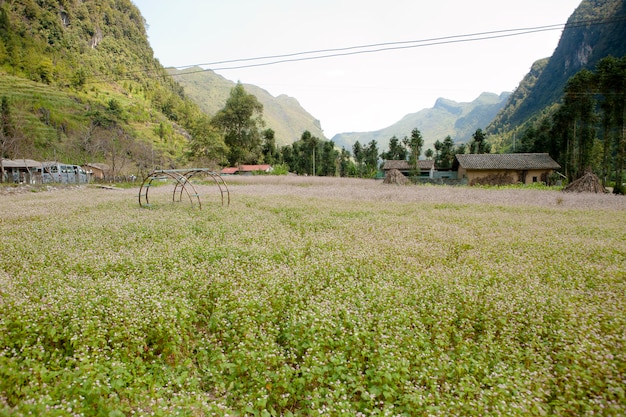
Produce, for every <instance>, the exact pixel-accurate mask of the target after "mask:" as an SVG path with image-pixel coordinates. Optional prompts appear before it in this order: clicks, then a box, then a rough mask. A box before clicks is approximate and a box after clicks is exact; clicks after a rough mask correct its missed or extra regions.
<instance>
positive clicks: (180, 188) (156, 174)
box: [139, 168, 230, 208]
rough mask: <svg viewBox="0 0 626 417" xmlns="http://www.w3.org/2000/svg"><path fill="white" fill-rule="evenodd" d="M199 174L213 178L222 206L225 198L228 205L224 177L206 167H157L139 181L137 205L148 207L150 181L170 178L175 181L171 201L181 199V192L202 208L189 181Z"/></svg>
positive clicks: (197, 195) (228, 198) (228, 192)
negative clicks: (157, 168)
mask: <svg viewBox="0 0 626 417" xmlns="http://www.w3.org/2000/svg"><path fill="white" fill-rule="evenodd" d="M199 174H206V175H208V176H209V177H211V178H212V179H213V181H214V182H215V184H216V185H217V187H218V189H219V191H220V195H221V197H222V206H223V205H224V200H225V198H226V205H230V191H229V190H228V186H227V185H226V182H225V181H224V179H223V178H222V177H221V176H220V174H218V173H216V172H213V171H211V170H210V169H208V168H189V169H159V170H155V171H153V172H152V173H151V174H150V175H148V176H147V177H146V178H145V179H144V180H143V182H142V183H141V188H139V206H140V207H144V208H146V207H150V200H149V197H148V194H149V192H150V187H151V186H152V181H154V180H160V179H168V178H169V179H172V180H174V181H175V185H174V191H173V192H172V202H174V203H180V202H181V201H182V200H183V194H184V195H186V196H187V197H188V198H189V202H190V203H191V205H192V206H193V205H194V202H197V204H198V207H199V208H202V202H201V201H200V194H198V192H197V191H196V188H195V187H194V186H193V184H192V183H191V182H190V181H189V180H190V179H191V177H193V176H195V175H199Z"/></svg>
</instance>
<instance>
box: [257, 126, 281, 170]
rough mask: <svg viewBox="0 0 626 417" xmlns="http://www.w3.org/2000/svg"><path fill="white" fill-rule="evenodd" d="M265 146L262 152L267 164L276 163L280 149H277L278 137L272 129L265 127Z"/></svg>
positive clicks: (263, 134)
mask: <svg viewBox="0 0 626 417" xmlns="http://www.w3.org/2000/svg"><path fill="white" fill-rule="evenodd" d="M262 136H263V147H262V149H261V154H262V155H263V162H265V163H266V164H275V163H276V161H278V150H277V149H276V137H275V133H274V131H273V130H272V129H265V130H264V131H263V133H262Z"/></svg>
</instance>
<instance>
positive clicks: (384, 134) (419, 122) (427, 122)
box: [332, 92, 510, 151]
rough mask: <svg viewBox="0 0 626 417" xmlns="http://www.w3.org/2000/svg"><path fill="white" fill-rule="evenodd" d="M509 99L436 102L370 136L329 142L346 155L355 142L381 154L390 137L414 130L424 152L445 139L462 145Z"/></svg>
mask: <svg viewBox="0 0 626 417" xmlns="http://www.w3.org/2000/svg"><path fill="white" fill-rule="evenodd" d="M509 96H510V93H508V92H505V93H502V94H500V95H497V94H494V93H483V94H481V95H480V96H479V97H478V98H477V99H476V100H474V101H472V102H470V103H457V102H456V101H452V100H448V99H445V98H439V99H437V101H436V102H435V105H434V106H433V107H432V108H430V109H424V110H420V111H418V112H417V113H411V114H407V115H406V116H404V117H403V118H402V119H401V120H400V121H398V122H397V123H394V124H393V125H391V126H389V127H386V128H384V129H381V130H377V131H374V132H360V133H359V132H353V133H340V134H337V135H335V136H334V137H333V138H332V140H333V142H335V144H336V145H338V146H339V147H344V148H345V149H346V150H350V151H351V150H352V145H353V144H354V143H356V141H359V142H360V143H361V144H367V143H369V142H371V141H372V140H375V141H376V142H377V143H378V148H379V149H380V150H384V149H386V148H387V147H388V146H389V139H390V138H391V137H393V136H396V137H397V138H398V139H402V138H404V137H405V136H410V135H411V131H412V130H413V129H415V128H417V129H419V130H420V132H421V133H422V136H423V137H424V150H426V149H428V148H432V147H433V144H434V143H435V142H436V141H437V140H440V141H443V139H445V137H446V136H448V135H450V137H452V139H454V141H455V143H457V144H458V143H464V142H467V141H468V140H469V139H471V136H472V133H474V132H475V131H476V129H478V128H480V129H484V128H485V127H486V126H487V125H488V124H489V123H490V122H491V120H493V118H494V117H495V115H496V114H497V113H498V112H499V111H500V110H501V109H502V108H503V107H504V105H505V104H506V102H507V99H508V98H509Z"/></svg>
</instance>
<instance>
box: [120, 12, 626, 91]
mask: <svg viewBox="0 0 626 417" xmlns="http://www.w3.org/2000/svg"><path fill="white" fill-rule="evenodd" d="M624 21H626V16H615V17H612V18H609V19H587V20H580V21H574V22H570V23H565V24H564V23H558V24H552V25H544V26H533V27H525V28H516V29H503V30H494V31H486V32H476V33H470V34H463V35H451V36H443V37H436V38H426V39H419V40H409V41H395V42H382V43H374V44H366V45H355V46H348V47H342V48H328V49H316V50H310V51H300V52H292V53H287V54H277V55H267V56H259V57H250V58H238V59H230V60H221V61H214V62H206V63H201V64H190V65H180V66H175V67H171V68H174V69H178V70H183V69H186V68H192V67H208V68H201V69H198V70H194V71H187V72H180V73H176V74H169V75H162V74H157V75H153V76H151V77H150V78H163V77H167V76H180V75H188V74H195V73H200V72H205V71H222V70H234V69H245V68H254V67H262V66H269V65H278V64H284V63H288V62H300V61H310V60H317V59H327V58H336V57H342V56H351V55H360V54H371V53H378V52H384V51H393V50H403V49H413V48H423V47H427V46H437V45H448V44H455V43H465V42H478V41H485V40H492V39H500V38H507V37H513V36H521V35H528V34H532V33H539V32H546V31H553V30H559V29H563V30H567V29H575V28H580V27H588V26H594V25H607V24H612V23H619V22H624ZM259 61H260V62H259ZM237 63H243V64H242V65H228V64H237ZM142 72H147V71H133V72H129V73H128V74H133V73H142ZM124 79H126V78H124ZM124 79H122V80H124Z"/></svg>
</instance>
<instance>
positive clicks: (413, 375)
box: [0, 177, 626, 417]
mask: <svg viewBox="0 0 626 417" xmlns="http://www.w3.org/2000/svg"><path fill="white" fill-rule="evenodd" d="M227 183H228V185H229V188H230V196H231V204H230V206H222V205H221V204H220V200H219V193H218V192H217V190H216V189H214V188H212V187H211V186H208V185H207V186H206V187H204V186H202V185H199V186H198V187H199V189H201V190H202V191H201V192H202V198H203V200H202V209H199V208H198V207H197V206H192V205H191V204H189V201H185V200H183V201H182V202H180V203H172V202H171V190H172V189H171V188H170V187H169V186H166V185H164V186H161V187H155V188H154V189H153V190H152V191H151V200H153V201H154V204H153V206H152V207H151V208H150V209H145V208H144V209H142V208H140V207H139V204H138V201H137V193H138V190H137V188H134V189H129V190H106V189H99V188H95V187H82V188H75V189H66V190H63V189H60V190H55V191H49V192H36V193H21V194H10V195H0V231H1V239H0V415H7V416H9V415H10V416H13V415H15V416H22V415H23V416H27V415H50V416H107V417H116V416H170V415H182V416H244V415H245V416H472V415H476V416H544V415H557V416H573V415H577V416H578V415H602V416H619V415H625V414H626V392H625V390H626V198H624V197H619V196H613V195H595V194H594V195H588V194H564V193H561V192H558V191H547V190H532V189H480V188H470V187H459V188H454V187H435V186H393V185H384V184H382V183H380V182H375V181H368V180H349V179H328V178H293V177H250V178H236V179H230V178H227Z"/></svg>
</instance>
